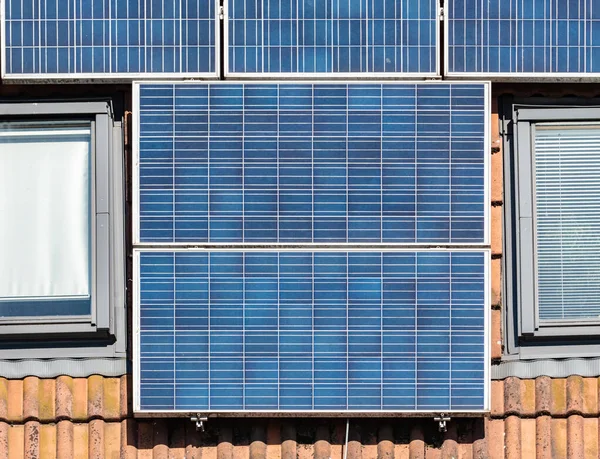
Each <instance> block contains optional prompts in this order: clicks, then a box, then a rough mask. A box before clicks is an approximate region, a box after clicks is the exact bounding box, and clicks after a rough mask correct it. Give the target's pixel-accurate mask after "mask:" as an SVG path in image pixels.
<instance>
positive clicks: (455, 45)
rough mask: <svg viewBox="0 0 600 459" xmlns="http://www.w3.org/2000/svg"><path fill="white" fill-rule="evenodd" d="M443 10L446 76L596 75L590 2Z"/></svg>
mask: <svg viewBox="0 0 600 459" xmlns="http://www.w3.org/2000/svg"><path fill="white" fill-rule="evenodd" d="M445 11H447V13H446V16H447V23H448V27H447V29H446V40H445V42H446V43H447V45H446V66H447V72H446V73H447V74H448V75H461V74H462V75H466V74H488V75H493V74H497V75H509V76H510V75H524V76H531V75H537V76H548V77H552V78H556V77H557V76H559V75H560V74H564V75H565V76H577V75H582V76H585V75H592V74H596V75H597V74H599V73H600V33H599V31H598V30H597V24H598V20H599V19H600V9H598V7H597V4H596V2H595V1H594V0H580V1H576V2H572V1H563V0H533V1H522V0H451V1H450V2H447V3H446V7H445Z"/></svg>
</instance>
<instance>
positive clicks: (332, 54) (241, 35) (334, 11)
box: [227, 0, 438, 75]
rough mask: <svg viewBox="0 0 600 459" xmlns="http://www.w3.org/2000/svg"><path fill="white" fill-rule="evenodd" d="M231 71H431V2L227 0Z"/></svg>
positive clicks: (434, 32)
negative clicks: (259, 0) (257, 0)
mask: <svg viewBox="0 0 600 459" xmlns="http://www.w3.org/2000/svg"><path fill="white" fill-rule="evenodd" d="M227 4H228V21H227V27H228V34H227V35H228V48H227V51H228V72H230V73H236V74H237V73H240V74H248V73H256V74H263V73H270V74H273V73H276V74H292V73H296V74H305V73H333V74H335V73H363V74H364V73H365V72H377V73H401V74H430V75H433V74H436V73H437V55H438V53H437V42H438V2H437V1H436V0H416V1H415V0H383V1H382V0H332V1H327V2H319V1H308V0H307V1H303V0H268V1H263V2H256V0H228V2H227Z"/></svg>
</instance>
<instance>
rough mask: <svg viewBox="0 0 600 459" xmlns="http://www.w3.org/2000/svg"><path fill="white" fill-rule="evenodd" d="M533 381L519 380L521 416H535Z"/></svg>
mask: <svg viewBox="0 0 600 459" xmlns="http://www.w3.org/2000/svg"><path fill="white" fill-rule="evenodd" d="M535 405H536V404H535V380H534V379H522V380H521V413H520V414H521V416H527V417H533V416H535V412H536V406H535Z"/></svg>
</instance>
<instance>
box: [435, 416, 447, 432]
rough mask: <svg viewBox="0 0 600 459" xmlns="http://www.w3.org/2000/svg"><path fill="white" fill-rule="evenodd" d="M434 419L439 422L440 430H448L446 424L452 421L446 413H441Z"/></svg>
mask: <svg viewBox="0 0 600 459" xmlns="http://www.w3.org/2000/svg"><path fill="white" fill-rule="evenodd" d="M433 420H434V421H436V422H439V429H440V432H447V431H448V426H447V425H446V423H447V422H449V421H450V417H449V416H446V413H440V414H439V415H438V416H436V417H435V418H433Z"/></svg>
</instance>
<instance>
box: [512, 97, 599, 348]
mask: <svg viewBox="0 0 600 459" xmlns="http://www.w3.org/2000/svg"><path fill="white" fill-rule="evenodd" d="M558 102H559V103H560V105H558V104H557V103H554V101H546V103H544V104H539V103H537V104H531V103H527V101H522V103H521V102H520V101H519V102H516V101H512V102H511V103H509V104H508V105H505V106H506V107H507V108H508V109H507V110H505V113H506V114H507V116H506V117H505V126H506V128H507V134H508V135H507V137H506V138H507V152H508V154H507V155H506V165H505V166H506V167H505V170H506V179H509V182H506V186H505V191H506V196H505V205H506V212H505V218H506V222H505V223H506V225H505V226H506V227H507V231H506V236H505V243H506V245H505V246H506V247H507V250H505V254H506V256H505V263H506V264H505V268H506V271H505V272H506V273H507V275H505V276H504V277H505V279H506V280H507V282H506V283H507V285H506V300H507V301H506V306H507V312H508V314H507V319H508V323H507V325H508V327H507V331H508V334H507V335H508V336H507V350H508V352H509V354H516V353H518V354H519V355H520V356H521V357H525V358H527V357H532V358H533V357H539V356H540V355H544V354H550V353H551V356H553V357H561V356H563V357H566V356H570V355H584V354H585V353H587V352H589V353H590V354H597V352H598V349H597V347H596V344H597V336H598V333H599V331H600V300H599V299H598V292H599V291H600V258H599V257H598V253H599V252H600V201H599V200H598V196H599V193H600V106H598V107H597V106H593V105H587V104H581V101H569V102H572V104H570V103H566V101H558ZM577 102H579V105H577ZM588 104H589V102H588ZM506 179H505V180H506ZM574 343H577V344H583V345H586V346H587V347H586V348H582V347H580V346H575V347H574V346H573V344H574Z"/></svg>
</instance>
